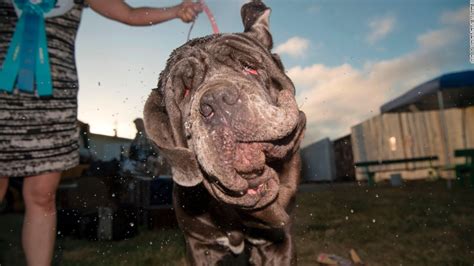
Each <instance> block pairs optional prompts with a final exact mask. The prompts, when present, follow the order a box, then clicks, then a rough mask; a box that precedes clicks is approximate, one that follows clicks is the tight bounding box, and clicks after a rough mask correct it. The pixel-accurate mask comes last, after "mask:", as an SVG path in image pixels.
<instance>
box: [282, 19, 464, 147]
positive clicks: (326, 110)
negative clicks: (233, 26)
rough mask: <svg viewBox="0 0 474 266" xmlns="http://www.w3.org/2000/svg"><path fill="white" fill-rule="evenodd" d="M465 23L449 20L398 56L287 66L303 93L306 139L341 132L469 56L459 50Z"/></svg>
mask: <svg viewBox="0 0 474 266" xmlns="http://www.w3.org/2000/svg"><path fill="white" fill-rule="evenodd" d="M464 30H465V29H464V28H463V27H462V26H454V24H452V23H449V25H448V24H446V25H444V26H443V27H442V28H439V29H437V30H432V31H428V32H425V33H423V34H420V35H419V36H418V38H417V44H418V47H417V48H416V49H415V50H414V51H412V52H410V53H406V54H403V55H401V56H399V57H395V58H391V59H386V60H380V61H375V62H367V63H366V64H365V65H364V66H363V67H361V68H356V67H353V66H351V65H350V64H342V65H339V66H335V67H329V66H325V65H322V64H314V65H311V66H308V67H301V66H296V67H293V68H290V69H289V70H288V75H289V77H290V78H291V79H292V80H293V82H294V83H295V86H296V88H297V90H298V91H299V93H298V94H297V100H298V103H299V105H300V107H301V109H302V110H303V111H304V112H305V113H306V116H307V120H308V124H307V131H306V138H305V141H304V143H303V145H306V144H309V143H312V142H314V141H316V140H318V139H321V138H324V137H330V138H333V139H334V138H337V137H341V136H343V135H345V134H348V133H349V132H350V127H351V126H354V125H356V124H359V123H361V122H362V121H364V120H366V119H368V118H370V117H372V116H374V115H376V114H378V113H379V108H380V106H381V105H382V104H384V103H385V102H387V101H388V100H390V99H392V98H394V97H397V96H399V95H400V94H402V93H404V92H405V91H407V90H409V89H411V88H413V87H414V86H416V85H418V84H420V83H422V82H425V81H427V80H429V79H431V78H433V77H436V76H437V75H440V74H441V70H446V69H455V68H456V67H459V65H462V64H463V62H466V60H467V59H466V58H467V55H465V54H463V53H461V52H459V45H460V44H462V43H463V41H464V39H463V37H462V36H463V34H464Z"/></svg>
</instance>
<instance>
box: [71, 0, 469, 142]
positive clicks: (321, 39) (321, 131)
mask: <svg viewBox="0 0 474 266" xmlns="http://www.w3.org/2000/svg"><path fill="white" fill-rule="evenodd" d="M206 2H207V4H208V5H209V7H210V9H211V10H212V12H213V13H214V16H215V18H216V21H217V24H218V26H219V29H220V31H221V32H229V33H230V32H241V31H242V30H243V28H242V24H241V23H242V22H241V18H240V6H241V5H242V4H243V3H245V2H246V1H244V0H207V1H206ZM264 2H265V3H266V4H267V5H268V6H269V7H271V8H272V14H271V17H270V29H271V33H272V35H273V41H274V48H273V52H276V53H278V54H280V56H281V58H282V60H283V64H284V65H285V68H286V73H287V75H288V76H289V77H290V78H291V79H292V80H293V82H294V84H295V87H296V91H297V92H296V98H297V102H298V105H299V106H300V108H301V109H302V110H303V111H304V112H305V113H306V116H307V120H308V123H307V130H306V135H305V140H304V141H303V146H305V145H307V144H310V143H313V142H315V141H318V140H320V139H323V138H326V137H328V138H330V139H337V138H339V137H342V136H345V135H347V134H349V133H350V129H351V127H352V126H354V125H356V124H359V123H361V122H363V121H364V120H366V119H368V118H370V117H372V116H375V115H377V114H378V113H379V108H380V106H381V105H382V104H384V103H385V102H387V101H389V100H390V99H393V98H395V97H397V96H399V95H401V94H403V93H404V92H406V91H408V90H409V89H411V88H413V87H415V86H416V85H418V84H420V83H423V82H425V81H427V80H430V79H433V78H436V77H438V76H440V75H442V74H445V73H450V72H456V71H462V70H468V69H474V65H472V64H470V63H469V1H468V0H464V1H460V0H398V1H393V0H390V1H388V0H350V1H349V0H344V1H343V0H267V1H264ZM127 3H128V4H130V5H132V6H143V5H146V6H156V7H164V6H170V5H175V4H177V3H179V1H166V0H163V1H152V0H148V1H144V0H141V1H140V0H135V1H127ZM189 27H190V25H189V24H184V23H182V22H181V21H179V20H174V21H169V22H166V23H164V24H159V25H154V26H150V27H130V26H126V25H123V24H120V23H117V22H114V21H110V20H107V19H105V18H102V17H100V16H99V15H97V14H96V13H94V12H93V11H92V10H91V9H90V8H87V9H86V10H85V11H84V13H83V18H82V22H81V26H80V30H79V33H78V37H77V50H76V61H77V67H78V71H79V86H80V90H79V119H80V120H81V121H83V122H86V123H89V124H90V126H91V132H94V133H100V134H105V135H113V134H114V129H117V133H118V136H121V137H126V138H133V137H134V135H135V132H136V130H135V127H134V124H133V122H132V121H133V120H134V119H135V118H137V117H142V116H143V106H144V103H145V101H146V99H147V97H148V94H149V93H150V91H151V89H152V88H155V87H156V84H157V81H158V75H159V73H160V72H161V70H162V69H163V68H164V67H165V63H166V60H167V58H168V56H169V54H170V53H171V51H172V50H173V49H175V48H176V47H179V46H181V45H182V44H183V43H185V41H186V37H187V34H188V31H189ZM211 33H212V29H211V25H210V23H209V21H208V20H207V17H206V16H205V15H204V14H201V15H200V16H199V17H198V19H197V21H196V24H195V26H194V28H193V31H192V33H191V37H192V38H193V37H200V36H205V35H208V34H211Z"/></svg>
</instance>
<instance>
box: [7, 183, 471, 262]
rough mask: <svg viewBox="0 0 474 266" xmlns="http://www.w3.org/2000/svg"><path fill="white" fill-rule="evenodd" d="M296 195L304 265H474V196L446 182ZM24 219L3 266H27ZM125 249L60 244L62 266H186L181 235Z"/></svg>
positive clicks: (11, 224)
mask: <svg viewBox="0 0 474 266" xmlns="http://www.w3.org/2000/svg"><path fill="white" fill-rule="evenodd" d="M305 191H309V192H301V193H299V194H298V200H297V208H296V216H295V227H294V233H295V237H296V245H297V249H298V263H299V265H315V264H316V263H315V261H316V258H317V256H318V254H319V253H320V252H325V253H332V254H336V255H339V256H343V257H348V252H349V250H350V249H351V248H354V249H355V250H356V251H357V252H358V254H359V255H360V257H361V258H362V259H363V260H364V262H366V263H367V264H368V265H400V264H403V265H472V264H473V263H474V190H473V189H461V188H454V189H452V190H447V189H446V186H445V183H443V182H421V183H409V184H408V185H407V186H404V187H399V188H392V187H389V186H384V185H382V186H380V185H379V186H377V187H374V188H368V187H366V186H365V185H361V186H358V185H308V186H307V187H306V189H305ZM20 227H21V216H20V215H18V214H9V215H3V216H0V264H1V265H15V266H19V265H24V260H23V255H22V252H21V245H20V244H19V237H20V236H19V232H20V231H19V229H20ZM141 229H142V230H141V234H139V235H138V236H137V237H135V238H132V239H129V240H125V241H111V242H91V241H86V240H77V239H72V238H59V239H58V243H57V249H56V258H55V264H56V265H77V266H80V265H184V264H185V261H184V259H183V257H184V249H185V248H184V240H183V237H182V235H181V233H180V231H179V230H177V229H159V230H158V229H157V230H154V231H148V230H146V229H145V228H141Z"/></svg>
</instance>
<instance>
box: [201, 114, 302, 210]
mask: <svg viewBox="0 0 474 266" xmlns="http://www.w3.org/2000/svg"><path fill="white" fill-rule="evenodd" d="M299 120H300V121H299V122H298V123H297V126H296V127H295V128H294V130H293V131H292V132H291V133H290V134H288V135H287V136H285V137H284V138H282V139H279V140H274V141H266V142H237V143H236V145H235V153H234V161H233V168H234V169H235V176H234V177H232V178H233V179H232V180H239V179H243V180H245V181H246V183H247V184H248V186H247V187H246V188H245V189H244V190H240V191H236V190H232V189H229V188H228V187H226V186H224V185H223V184H222V182H220V181H219V179H220V178H219V177H215V178H213V177H211V176H209V177H208V178H206V179H205V180H204V185H205V186H206V188H207V189H208V191H210V193H211V194H213V195H214V196H215V197H216V198H217V199H219V200H221V201H223V202H225V203H228V204H231V205H235V206H238V207H240V208H243V209H259V208H262V207H265V206H267V205H268V204H270V203H272V202H273V201H274V200H275V199H276V198H277V196H278V190H279V183H280V180H279V176H278V174H277V172H278V169H277V168H278V167H279V165H281V163H279V162H280V161H283V160H285V159H286V157H287V156H289V155H290V154H293V153H294V152H295V149H296V148H297V147H298V146H299V141H300V140H301V135H302V134H303V129H304V125H305V118H304V115H303V114H302V115H301V117H300V119H299ZM222 178H229V177H222Z"/></svg>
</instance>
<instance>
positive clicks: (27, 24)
mask: <svg viewBox="0 0 474 266" xmlns="http://www.w3.org/2000/svg"><path fill="white" fill-rule="evenodd" d="M14 1H15V5H16V6H17V8H18V9H20V10H21V15H19V19H18V22H17V24H16V28H15V32H14V33H13V37H12V39H11V41H10V46H9V47H8V51H7V55H6V57H5V61H4V62H3V65H2V69H1V71H0V90H3V91H6V92H9V93H11V92H13V88H14V87H15V84H16V86H17V87H18V89H19V90H20V91H23V92H28V93H32V94H34V93H35V88H36V93H37V95H38V96H51V95H52V93H53V86H52V80H51V67H50V64H49V55H48V43H47V39H46V28H45V21H44V14H45V13H47V12H48V11H50V10H51V9H53V8H54V6H55V4H56V0H14Z"/></svg>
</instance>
